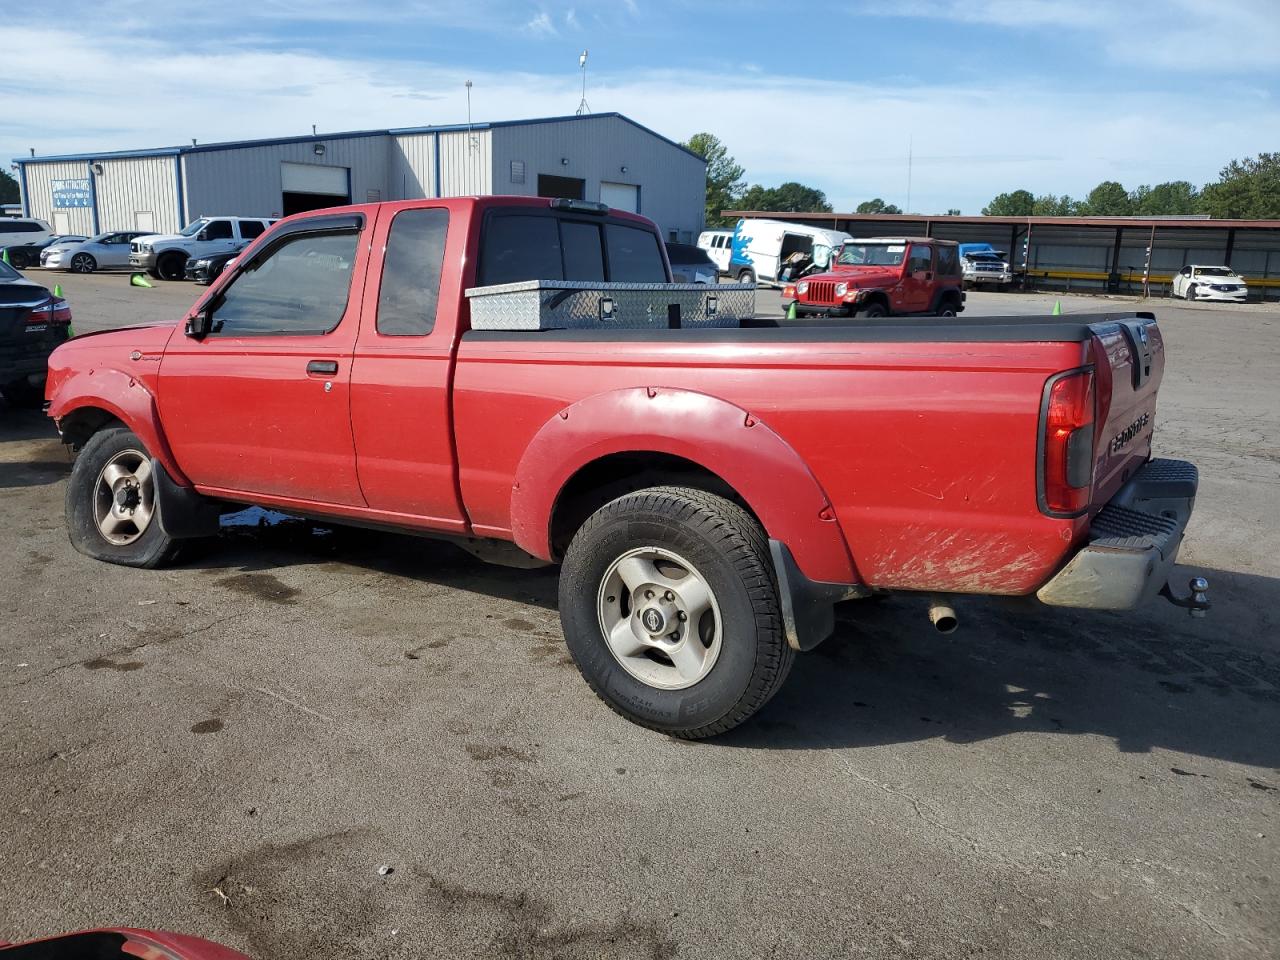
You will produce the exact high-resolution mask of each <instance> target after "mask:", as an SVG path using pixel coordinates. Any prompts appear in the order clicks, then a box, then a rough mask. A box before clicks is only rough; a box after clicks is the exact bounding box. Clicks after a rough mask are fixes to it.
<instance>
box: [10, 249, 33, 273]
mask: <svg viewBox="0 0 1280 960" xmlns="http://www.w3.org/2000/svg"><path fill="white" fill-rule="evenodd" d="M9 266H11V267H13V269H15V270H25V269H26V268H27V267H29V266H31V264H30V263H28V262H27V255H26V254H25V253H22V252H20V251H18V250H10V251H9Z"/></svg>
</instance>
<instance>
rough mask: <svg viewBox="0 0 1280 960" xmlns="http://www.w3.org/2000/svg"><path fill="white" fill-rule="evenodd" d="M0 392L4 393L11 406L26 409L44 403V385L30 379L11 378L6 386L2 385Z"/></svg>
mask: <svg viewBox="0 0 1280 960" xmlns="http://www.w3.org/2000/svg"><path fill="white" fill-rule="evenodd" d="M0 393H3V394H4V398H5V400H7V401H8V402H9V406H11V407H21V408H22V409H24V410H31V409H34V408H36V407H38V406H40V405H41V404H42V403H44V387H43V386H37V385H35V384H33V383H31V382H30V381H29V380H10V381H9V382H8V383H6V384H5V385H4V386H0Z"/></svg>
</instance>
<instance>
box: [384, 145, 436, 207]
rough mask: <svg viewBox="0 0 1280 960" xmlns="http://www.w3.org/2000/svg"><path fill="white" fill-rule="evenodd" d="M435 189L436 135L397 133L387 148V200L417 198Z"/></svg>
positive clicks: (428, 195)
mask: <svg viewBox="0 0 1280 960" xmlns="http://www.w3.org/2000/svg"><path fill="white" fill-rule="evenodd" d="M435 191H436V164H435V136H434V135H433V134H430V133H409V134H399V135H397V136H396V137H394V138H393V140H392V143H391V145H390V147H389V148H388V150H387V196H386V199H388V200H419V199H422V198H423V197H434V196H435Z"/></svg>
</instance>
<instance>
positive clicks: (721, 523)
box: [560, 487, 794, 740]
mask: <svg viewBox="0 0 1280 960" xmlns="http://www.w3.org/2000/svg"><path fill="white" fill-rule="evenodd" d="M638 547H655V548H659V549H662V550H668V551H672V552H674V553H676V554H678V555H679V556H680V557H683V558H687V560H688V561H689V562H690V563H691V564H692V566H693V567H694V568H696V570H697V571H698V572H699V573H700V574H701V576H702V578H703V579H704V580H705V581H706V584H707V586H708V587H709V588H710V591H711V593H712V595H713V596H714V597H715V602H716V604H717V609H718V613H719V619H718V626H719V628H720V631H721V632H720V646H719V652H718V655H717V657H716V659H715V661H714V664H713V665H712V666H711V667H710V668H709V671H708V672H707V673H706V674H705V675H704V676H703V677H702V678H701V679H699V680H697V681H696V682H695V683H693V685H692V686H688V687H685V688H684V689H674V690H672V689H663V688H660V687H657V686H653V685H650V684H648V683H646V682H644V681H642V680H641V679H639V678H637V677H636V676H634V675H633V673H632V672H631V671H629V670H628V669H627V668H624V667H623V666H622V664H621V661H620V660H619V659H618V658H617V657H615V656H614V654H613V652H612V651H611V649H610V648H609V646H608V645H607V643H606V642H605V637H604V629H603V627H602V624H601V615H600V598H601V597H602V596H603V595H604V594H603V591H602V587H603V585H604V584H605V582H606V577H607V576H608V574H609V572H610V570H611V569H613V566H614V564H615V562H616V561H618V560H619V559H620V558H621V557H623V556H624V555H625V554H626V553H627V552H628V551H632V550H634V549H636V548H638ZM560 622H561V625H562V626H563V629H564V635H565V640H566V642H567V644H568V646H569V651H570V653H572V655H573V658H574V661H575V662H576V663H577V665H578V669H579V670H580V671H581V672H582V675H583V677H584V678H585V679H586V681H587V683H588V684H589V685H590V686H591V689H592V690H594V691H595V692H596V695H597V696H599V697H600V699H601V700H603V701H604V702H605V703H606V704H608V705H609V706H610V707H611V708H612V709H613V710H614V711H615V712H617V713H618V714H620V715H621V716H623V717H625V718H626V719H628V720H630V721H632V722H633V723H637V724H639V725H640V726H643V727H648V728H650V729H652V730H658V731H661V732H663V733H666V734H669V735H671V736H673V737H680V738H683V739H688V740H696V739H701V738H704V737H711V736H715V735H717V734H720V733H724V732H725V731H727V730H731V729H732V728H734V727H736V726H737V725H738V724H740V723H742V722H743V721H744V720H746V719H747V718H749V717H750V716H751V715H752V714H754V713H755V712H756V711H757V710H759V709H760V708H761V707H762V706H764V705H765V704H766V703H767V702H768V701H769V698H770V697H772V696H773V695H774V694H775V693H776V692H777V691H778V689H779V687H781V685H782V682H783V680H785V679H786V676H787V673H788V672H789V671H790V670H791V664H792V660H793V659H794V652H793V651H792V649H791V648H790V647H789V646H788V645H787V641H786V638H785V636H784V633H783V624H782V614H781V608H780V604H779V600H778V589H777V586H776V583H775V580H774V574H773V566H772V563H771V561H770V557H769V545H768V542H767V541H766V539H765V535H764V531H763V530H762V529H761V528H760V526H759V524H757V523H756V522H755V521H754V520H753V519H752V518H751V517H750V515H748V514H747V512H746V511H745V510H743V509H742V508H741V507H739V506H737V505H736V504H734V503H732V502H730V501H729V500H726V499H724V498H723V497H718V496H715V495H713V494H709V493H705V492H703V491H701V490H695V489H690V488H685V487H651V488H648V489H644V490H639V491H637V492H635V493H630V494H627V495H625V496H622V497H619V498H618V499H616V500H613V501H611V502H610V503H607V504H605V505H604V506H603V507H601V508H600V509H599V510H597V511H596V512H595V513H594V514H592V515H591V517H589V518H588V519H587V521H586V522H585V523H584V524H583V525H582V527H581V528H580V529H579V530H578V532H577V534H576V535H575V536H574V538H573V541H572V542H571V543H570V545H569V549H568V551H567V552H566V554H565V560H564V565H563V567H562V569H561V572H560ZM686 642H689V641H686Z"/></svg>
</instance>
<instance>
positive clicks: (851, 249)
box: [836, 243, 907, 267]
mask: <svg viewBox="0 0 1280 960" xmlns="http://www.w3.org/2000/svg"><path fill="white" fill-rule="evenodd" d="M906 254H907V245H906V244H905V243H846V244H845V245H844V246H843V247H841V248H840V259H839V260H837V261H836V262H837V263H839V264H840V265H841V266H843V267H850V266H852V267H896V266H900V265H901V263H902V258H903V257H905V256H906Z"/></svg>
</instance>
